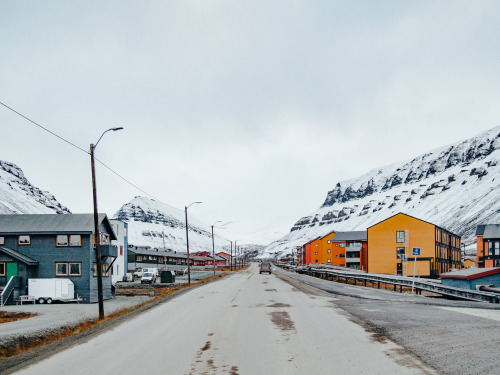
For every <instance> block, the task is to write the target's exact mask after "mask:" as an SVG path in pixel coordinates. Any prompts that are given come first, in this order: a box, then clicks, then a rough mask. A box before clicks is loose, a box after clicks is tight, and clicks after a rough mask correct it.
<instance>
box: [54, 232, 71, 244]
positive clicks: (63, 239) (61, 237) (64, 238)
mask: <svg viewBox="0 0 500 375" xmlns="http://www.w3.org/2000/svg"><path fill="white" fill-rule="evenodd" d="M56 246H68V235H67V234H58V235H57V237H56Z"/></svg>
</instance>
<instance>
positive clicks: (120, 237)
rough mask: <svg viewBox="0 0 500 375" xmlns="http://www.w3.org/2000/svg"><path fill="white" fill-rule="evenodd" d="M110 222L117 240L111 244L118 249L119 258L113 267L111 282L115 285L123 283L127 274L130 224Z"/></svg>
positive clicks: (118, 221) (119, 221)
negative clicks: (119, 282) (118, 282)
mask: <svg viewBox="0 0 500 375" xmlns="http://www.w3.org/2000/svg"><path fill="white" fill-rule="evenodd" d="M110 222H111V226H112V227H113V231H114V232H115V234H116V238H117V240H116V241H111V243H112V245H115V246H116V247H118V256H117V257H116V260H115V261H114V263H113V265H112V266H111V282H112V283H113V284H114V283H116V282H117V281H122V280H123V276H125V273H126V272H127V267H128V266H127V249H128V223H125V222H123V221H121V220H117V219H111V220H110Z"/></svg>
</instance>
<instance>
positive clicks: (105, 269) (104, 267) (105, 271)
mask: <svg viewBox="0 0 500 375" xmlns="http://www.w3.org/2000/svg"><path fill="white" fill-rule="evenodd" d="M102 276H103V277H104V276H106V277H108V276H109V264H107V263H104V264H103V265H102Z"/></svg>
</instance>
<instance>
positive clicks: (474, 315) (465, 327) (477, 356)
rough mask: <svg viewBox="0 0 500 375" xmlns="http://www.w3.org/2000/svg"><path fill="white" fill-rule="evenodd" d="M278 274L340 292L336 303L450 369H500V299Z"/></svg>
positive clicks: (456, 374)
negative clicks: (395, 289)
mask: <svg viewBox="0 0 500 375" xmlns="http://www.w3.org/2000/svg"><path fill="white" fill-rule="evenodd" d="M278 274H279V275H280V277H282V278H284V279H286V280H288V281H289V282H291V283H292V284H293V285H297V286H298V287H301V288H311V287H313V288H311V289H313V290H316V291H318V290H319V291H320V292H325V295H329V296H332V297H335V298H336V301H335V305H336V306H338V307H340V308H341V309H343V310H345V311H346V312H348V313H349V314H351V315H353V316H355V317H357V318H359V319H360V320H361V321H362V322H363V324H365V325H367V326H371V327H373V328H374V329H375V330H376V331H378V332H379V333H380V334H381V335H383V336H386V337H389V338H390V339H391V340H393V341H395V342H396V343H398V344H399V345H401V346H403V347H405V348H406V349H408V350H410V351H411V352H412V353H414V354H415V355H417V356H418V357H420V358H421V359H422V360H423V361H425V362H426V363H428V364H429V365H431V366H432V367H433V368H435V369H438V370H440V371H441V372H443V373H445V374H450V375H471V374H481V375H488V374H489V375H498V374H500V357H499V356H498V348H500V304H491V303H485V302H469V301H451V300H446V299H436V298H428V297H423V296H417V295H410V294H400V293H397V292H396V293H395V292H392V291H388V290H377V289H372V288H364V287H360V286H353V285H345V284H340V283H336V282H332V281H327V280H321V279H318V278H315V277H311V276H306V275H299V274H296V273H292V272H286V271H281V270H280V271H278Z"/></svg>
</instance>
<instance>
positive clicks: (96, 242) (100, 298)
mask: <svg viewBox="0 0 500 375" xmlns="http://www.w3.org/2000/svg"><path fill="white" fill-rule="evenodd" d="M90 164H91V166H92V192H93V197H94V246H95V257H96V267H97V303H98V305H99V320H103V319H104V297H103V293H102V262H101V238H100V237H101V236H100V235H99V213H98V210H97V188H96V183H95V162H94V145H93V144H92V143H91V144H90Z"/></svg>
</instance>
